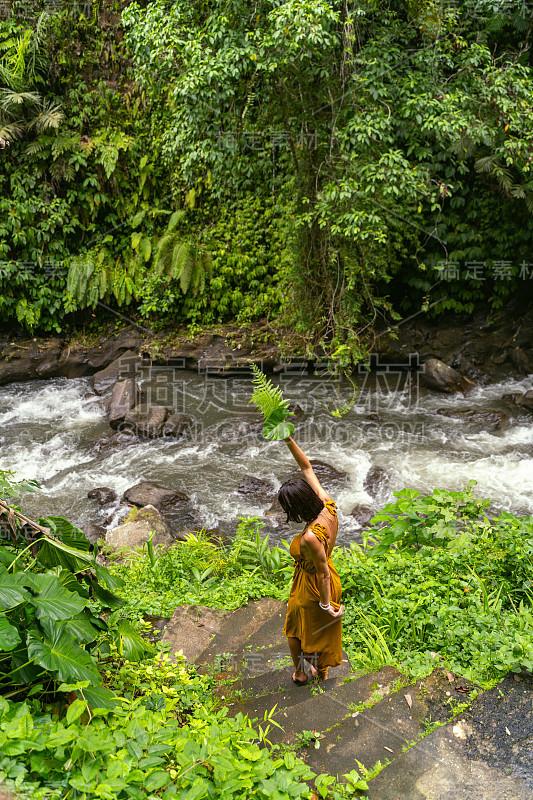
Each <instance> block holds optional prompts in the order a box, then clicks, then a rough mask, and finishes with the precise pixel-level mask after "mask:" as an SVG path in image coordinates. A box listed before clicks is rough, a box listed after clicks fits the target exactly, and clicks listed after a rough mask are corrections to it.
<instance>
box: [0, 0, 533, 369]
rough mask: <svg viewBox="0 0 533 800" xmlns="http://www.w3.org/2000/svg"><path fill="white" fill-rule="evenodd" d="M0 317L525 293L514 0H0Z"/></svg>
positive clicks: (45, 318)
mask: <svg viewBox="0 0 533 800" xmlns="http://www.w3.org/2000/svg"><path fill="white" fill-rule="evenodd" d="M6 8H7V9H8V12H9V15H7V16H5V17H4V18H2V20H0V81H1V87H0V88H1V89H2V104H1V110H0V146H1V147H2V149H1V150H0V154H1V156H0V157H1V164H2V167H1V169H0V211H1V214H0V220H1V221H0V262H1V264H0V317H1V320H2V322H3V323H4V324H6V325H8V326H11V327H12V328H13V326H14V327H15V328H16V327H18V328H19V329H24V330H26V331H30V332H46V331H52V332H59V331H64V330H65V329H67V328H69V327H72V326H76V325H79V324H80V323H82V322H85V321H86V320H92V319H93V317H92V316H91V315H92V314H95V315H96V317H97V321H98V318H100V319H102V318H105V317H106V315H107V314H108V313H109V312H108V311H107V310H106V308H104V306H108V307H109V308H111V309H113V310H115V311H120V312H121V313H122V312H126V313H127V315H128V316H130V317H132V318H134V319H135V320H137V321H142V320H145V321H147V322H148V323H149V324H150V326H155V327H157V326H158V325H164V324H168V322H169V320H172V321H173V323H178V324H182V325H184V326H187V325H191V324H192V325H206V324H213V323H218V322H226V321H228V320H237V321H239V322H241V321H243V322H246V321H250V320H254V319H260V318H263V317H268V318H269V319H271V320H278V321H282V322H284V323H286V324H287V325H288V326H290V328H291V330H292V331H293V332H295V333H296V334H297V335H299V336H300V337H302V340H303V342H304V346H305V347H306V348H307V349H308V351H309V352H312V351H313V348H314V347H316V346H317V345H318V344H320V343H322V344H323V345H324V346H325V347H326V349H327V352H329V353H330V354H332V355H333V354H334V355H335V359H336V360H337V361H338V362H339V363H340V364H348V363H350V361H351V360H353V359H357V357H358V356H360V355H361V353H362V352H363V351H364V349H365V347H368V346H369V343H370V342H371V341H372V335H371V334H372V330H373V327H374V326H375V324H376V323H377V322H378V321H379V320H380V319H382V318H386V319H387V320H388V321H394V320H397V319H398V318H399V317H400V316H406V315H408V314H411V313H415V312H418V311H424V312H427V313H428V314H432V315H434V314H439V313H443V312H445V311H446V310H448V309H452V310H456V311H464V312H471V311H472V310H473V309H474V307H475V305H476V303H478V302H481V301H484V302H488V303H489V305H490V306H491V307H492V308H498V307H499V306H501V305H502V304H503V303H504V302H505V301H506V300H507V299H508V298H510V297H511V296H513V295H515V294H516V292H517V291H518V292H519V293H520V295H522V296H524V297H526V298H527V296H529V295H530V292H531V288H530V287H531V285H533V283H532V281H531V280H530V273H531V274H533V271H532V269H531V264H530V251H531V235H532V234H531V225H530V224H529V218H530V213H531V210H532V208H533V195H532V189H531V164H532V163H533V161H532V159H533V149H532V145H531V141H532V137H531V130H532V127H533V107H532V106H531V92H532V88H533V73H532V62H531V26H532V22H531V20H530V19H529V18H528V17H527V16H526V15H525V7H524V4H523V2H522V0H505V2H501V3H482V2H479V1H478V0H457V2H454V3H439V2H434V0H412V1H411V2H407V3H404V2H402V3H400V2H388V1H387V2H384V0H365V1H364V2H361V3H358V4H356V5H355V6H346V5H345V4H344V3H340V2H336V0H329V1H328V2H326V0H319V1H318V2H317V1H316V0H289V2H284V3H281V4H280V3H278V2H275V1H274V0H272V2H267V3H266V4H265V3H262V4H261V6H260V7H258V6H257V4H255V3H249V2H248V1H247V0H237V2H234V3H231V4H230V5H228V4H227V3H226V2H223V3H222V2H219V1H218V0H211V2H209V3H202V4H198V3H189V2H188V3H185V2H181V1H180V0H177V2H168V0H153V2H148V3H146V2H141V3H138V2H132V3H129V4H126V5H124V4H122V5H119V4H118V3H114V2H109V0H105V2H102V3H100V4H98V5H97V4H94V3H85V4H68V5H65V7H64V8H62V7H61V6H59V5H58V4H55V3H54V4H53V13H50V8H51V6H50V5H49V10H48V11H47V12H46V13H45V14H44V15H41V14H40V12H41V10H42V9H43V8H44V3H41V2H40V0H34V2H30V3H24V4H21V3H20V4H19V3H17V2H15V0H14V1H13V2H12V3H8V4H7V6H6Z"/></svg>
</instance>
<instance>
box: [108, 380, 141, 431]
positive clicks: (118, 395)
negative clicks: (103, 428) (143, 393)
mask: <svg viewBox="0 0 533 800" xmlns="http://www.w3.org/2000/svg"><path fill="white" fill-rule="evenodd" d="M136 402H137V384H136V382H135V379H134V378H126V379H125V380H123V381H117V382H116V383H115V385H114V386H113V391H112V393H111V400H110V402H109V424H110V425H111V427H112V428H115V429H116V428H118V427H119V425H120V423H121V422H124V419H125V417H126V414H127V413H128V411H131V410H132V409H133V408H134V407H135V403H136Z"/></svg>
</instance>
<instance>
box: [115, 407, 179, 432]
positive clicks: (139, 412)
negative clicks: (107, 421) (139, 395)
mask: <svg viewBox="0 0 533 800" xmlns="http://www.w3.org/2000/svg"><path fill="white" fill-rule="evenodd" d="M169 414H170V412H169V409H168V408H166V407H165V406H158V405H156V404H155V403H140V404H139V405H138V406H135V408H132V409H131V411H128V412H127V413H126V416H125V417H124V421H123V422H122V424H121V427H122V428H123V429H124V430H126V429H129V430H131V431H133V432H134V433H135V434H136V435H137V436H141V437H142V438H143V439H157V438H158V437H159V436H162V434H163V426H164V424H165V422H166V421H167V419H168V417H169Z"/></svg>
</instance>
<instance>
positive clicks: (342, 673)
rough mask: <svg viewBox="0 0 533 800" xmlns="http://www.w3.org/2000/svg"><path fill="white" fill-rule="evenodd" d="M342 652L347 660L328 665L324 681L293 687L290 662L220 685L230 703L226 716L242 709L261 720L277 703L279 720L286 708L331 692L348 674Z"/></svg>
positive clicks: (225, 698)
mask: <svg viewBox="0 0 533 800" xmlns="http://www.w3.org/2000/svg"><path fill="white" fill-rule="evenodd" d="M343 655H344V656H345V659H346V660H345V661H343V663H342V664H340V665H339V666H338V667H331V668H330V670H329V673H328V679H327V680H325V681H320V682H316V681H310V682H309V684H306V685H305V686H296V684H294V683H293V681H292V673H293V672H294V666H292V664H291V666H290V668H286V669H280V670H275V671H272V672H267V673H265V674H262V675H259V676H256V677H255V678H244V679H241V680H238V681H235V682H234V683H233V684H232V685H231V686H227V687H221V689H222V690H221V691H220V692H219V693H218V695H219V697H220V699H221V700H223V701H224V702H225V703H226V704H228V703H229V705H228V715H229V716H235V715H236V714H238V713H239V712H241V713H242V714H246V715H247V716H249V717H250V719H254V718H255V717H258V718H259V719H260V720H262V719H263V717H264V714H265V712H269V711H271V710H272V709H273V708H274V706H276V711H275V715H274V719H276V721H278V722H279V721H280V720H279V717H280V715H281V714H282V713H283V712H284V711H285V710H286V709H287V708H292V707H293V706H299V705H300V704H302V703H305V701H306V700H308V699H309V698H311V699H312V698H313V697H314V696H315V694H319V693H327V692H329V691H332V690H333V689H335V688H336V687H337V686H339V684H340V683H342V680H343V679H344V678H345V677H346V676H348V675H349V674H350V662H349V661H348V659H347V657H346V654H345V653H344V654H343ZM329 676H331V677H329ZM269 738H270V737H269ZM276 738H277V735H276Z"/></svg>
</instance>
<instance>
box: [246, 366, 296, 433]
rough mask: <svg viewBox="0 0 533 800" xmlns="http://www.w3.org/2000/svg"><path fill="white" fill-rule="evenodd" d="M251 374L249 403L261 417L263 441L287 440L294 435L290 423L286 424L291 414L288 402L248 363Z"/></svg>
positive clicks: (277, 389)
mask: <svg viewBox="0 0 533 800" xmlns="http://www.w3.org/2000/svg"><path fill="white" fill-rule="evenodd" d="M250 367H251V369H252V372H253V375H254V377H253V379H252V382H253V384H254V391H253V394H252V399H251V400H250V403H255V405H256V406H257V408H258V409H259V411H260V412H261V414H262V416H263V422H264V425H263V436H264V437H265V439H274V440H279V439H287V438H288V437H289V436H292V434H293V433H294V425H293V424H292V422H286V419H287V417H288V416H289V415H290V414H292V413H293V412H292V411H289V401H288V400H286V399H285V398H284V397H283V392H282V391H281V389H280V387H279V386H274V385H273V384H272V381H271V380H269V379H268V378H267V377H266V375H265V374H264V372H262V371H261V370H260V369H259V367H257V366H256V365H255V364H254V363H250Z"/></svg>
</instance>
